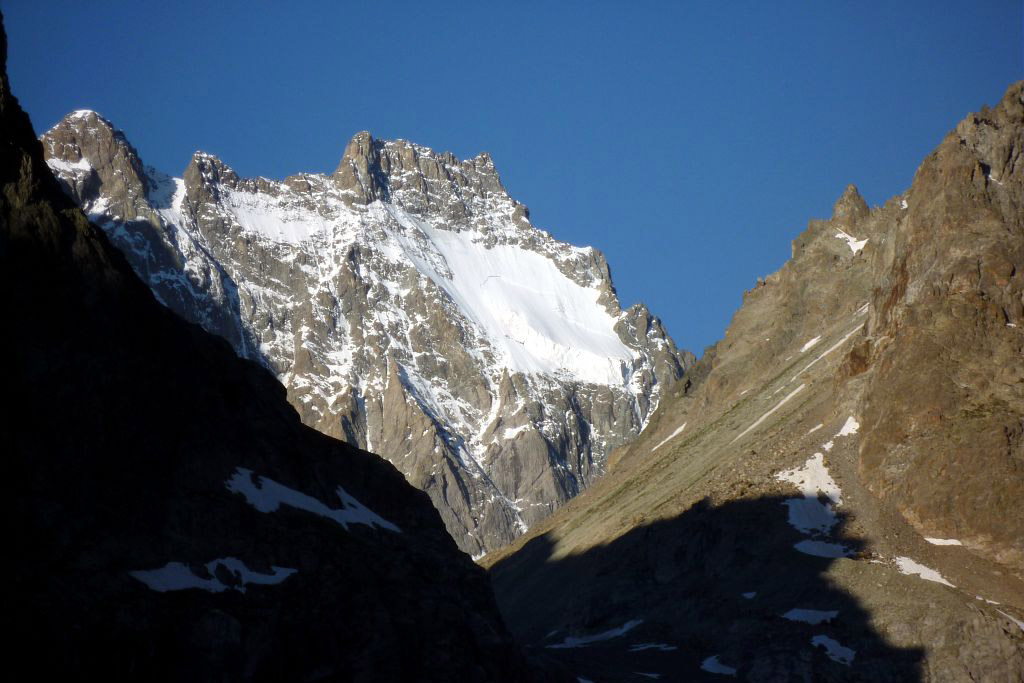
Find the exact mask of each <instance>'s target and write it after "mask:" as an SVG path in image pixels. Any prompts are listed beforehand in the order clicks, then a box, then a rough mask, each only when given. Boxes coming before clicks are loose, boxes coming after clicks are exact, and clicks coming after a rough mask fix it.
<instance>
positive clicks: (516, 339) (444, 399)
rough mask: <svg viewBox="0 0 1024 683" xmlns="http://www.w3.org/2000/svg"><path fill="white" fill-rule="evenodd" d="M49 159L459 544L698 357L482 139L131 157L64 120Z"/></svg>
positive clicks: (309, 412) (170, 279)
mask: <svg viewBox="0 0 1024 683" xmlns="http://www.w3.org/2000/svg"><path fill="white" fill-rule="evenodd" d="M42 141H43V144H44V149H45V155H46V159H47V163H48V164H49V165H50V167H51V169H52V170H53V171H54V173H55V174H56V175H57V177H58V178H59V179H60V180H61V182H62V184H63V186H64V187H65V189H66V190H67V192H68V193H69V194H70V195H71V196H72V197H73V198H74V199H75V201H76V202H78V203H79V205H80V206H82V208H83V209H84V210H85V211H86V212H87V213H88V214H89V215H90V217H91V218H93V219H94V220H95V221H96V222H97V223H98V224H99V225H101V226H102V227H103V229H104V230H105V231H106V232H107V234H108V236H109V237H110V239H111V241H112V242H113V243H114V244H115V245H117V246H118V248H120V249H121V250H122V251H123V252H124V254H125V255H126V257H127V258H128V260H129V262H130V263H131V264H132V267H133V268H134V269H135V271H136V272H137V273H138V274H139V276H140V277H142V278H143V279H144V280H145V281H146V282H147V283H148V284H149V286H150V287H151V288H152V290H153V292H154V293H155V294H156V296H157V298H158V299H159V300H160V301H162V302H163V303H165V304H166V305H167V306H169V307H170V308H171V309H173V310H174V311H176V312H177V313H179V314H180V315H181V316H182V317H184V318H186V319H188V320H191V321H194V322H197V323H199V324H200V325H202V326H203V327H204V328H205V329H206V330H208V331H210V332H213V333H214V334H217V335H219V336H221V337H224V338H225V339H227V340H228V341H229V342H231V344H232V345H233V346H234V348H235V350H236V351H237V352H238V354H239V355H241V356H243V357H245V358H249V359H252V360H255V361H257V362H259V363H262V364H263V365H265V366H266V367H267V368H268V369H270V370H271V371H273V372H274V373H275V374H276V375H277V376H278V377H279V379H280V380H281V382H282V383H283V384H284V385H285V387H286V388H287V390H288V397H289V400H290V401H291V403H292V405H294V406H295V408H296V410H298V411H299V414H300V415H301V417H302V420H303V422H305V423H306V424H307V425H310V426H312V427H315V428H316V429H318V430H320V431H321V432H323V433H325V434H328V435H331V436H335V437H338V438H341V439H344V440H346V441H348V442H349V443H352V444H354V445H358V446H360V447H362V448H366V449H368V450H373V451H375V452H377V453H380V454H381V455H383V456H384V457H385V458H387V459H388V460H390V461H391V462H392V463H393V464H394V465H395V466H396V467H398V468H399V469H400V470H401V471H402V472H403V473H404V474H405V475H406V477H407V478H408V480H409V481H410V482H411V483H413V484H414V485H415V486H417V487H418V488H421V489H423V490H425V491H426V492H427V493H428V494H429V495H430V497H431V499H432V500H433V501H434V504H435V506H436V507H437V509H438V510H439V511H440V513H441V515H442V517H443V518H444V520H445V524H446V525H447V527H448V529H449V531H450V532H451V534H452V536H453V537H454V538H455V539H456V540H457V542H458V543H459V545H460V547H462V548H463V549H464V550H466V551H467V552H469V553H471V554H475V555H480V554H482V553H484V552H486V551H488V550H491V549H494V548H496V547H500V546H501V545H503V544H505V543H507V542H508V541H510V540H512V538H514V537H515V536H516V535H517V534H519V533H521V532H522V531H525V529H526V528H527V527H528V526H529V525H531V524H533V523H535V522H537V521H538V520H540V519H543V518H544V517H545V516H547V515H548V514H550V513H551V512H552V511H553V510H554V509H555V508H557V507H558V506H559V505H560V504H561V503H563V502H564V501H565V500H567V499H569V498H571V497H572V496H574V495H576V494H577V493H578V492H579V491H581V490H583V489H584V488H585V487H586V486H587V485H588V484H589V482H591V481H592V480H593V479H594V478H595V477H596V476H597V475H599V474H600V473H602V472H603V471H604V466H605V461H606V457H607V454H608V453H609V452H610V451H611V450H612V449H613V448H615V447H617V446H620V445H623V444H625V443H627V442H628V441H630V440H631V439H633V438H635V436H636V435H637V434H638V433H639V432H640V431H641V430H642V429H643V427H644V426H645V425H646V423H647V420H648V418H649V416H650V415H651V413H652V412H653V410H654V408H655V407H656V406H657V403H658V401H659V399H660V397H661V396H662V395H663V393H664V392H665V391H667V389H668V388H669V387H671V386H672V384H673V383H674V382H675V381H676V380H677V379H678V378H679V377H680V376H681V375H682V373H683V370H684V369H685V367H686V366H687V365H688V364H689V363H691V362H692V361H693V357H692V356H691V355H690V354H687V353H683V352H679V351H677V350H676V348H675V346H674V344H673V343H672V340H671V339H670V338H669V337H668V335H667V334H666V333H665V331H664V329H662V327H661V325H660V323H659V322H658V321H657V319H655V318H653V317H652V316H651V315H650V313H649V312H648V311H647V310H646V308H644V307H643V306H642V305H638V306H634V307H632V308H630V309H629V310H626V311H623V310H621V309H620V307H619V303H618V300H617V298H616V296H615V291H614V289H613V287H612V283H611V277H610V275H609V272H608V266H607V264H606V263H605V260H604V258H603V256H602V255H601V254H600V253H598V252H596V251H595V250H593V249H590V248H585V249H581V248H577V247H573V246H570V245H568V244H565V243H562V242H558V241H557V240H555V239H553V238H552V237H551V236H550V235H549V234H547V233H545V232H543V231H540V230H537V229H536V228H534V227H533V226H532V225H531V224H530V221H529V217H528V212H527V210H526V207H524V206H523V205H522V204H519V203H518V202H516V201H514V200H513V199H511V198H510V197H509V196H508V194H507V193H506V192H505V189H504V188H503V187H502V185H501V181H500V179H499V177H498V173H497V171H496V169H495V167H494V164H493V162H492V161H491V159H490V157H489V156H487V155H486V154H483V155H480V156H478V157H476V158H474V159H470V160H466V161H459V160H457V159H455V158H454V157H453V156H452V155H451V154H439V153H435V152H433V151H432V150H430V149H427V148H425V147H421V146H418V145H414V144H412V143H409V142H405V141H402V140H398V141H380V140H375V139H373V138H372V137H371V136H370V135H369V134H368V133H360V134H358V135H356V136H355V137H354V138H352V140H351V142H350V143H349V144H348V146H347V147H346V149H345V152H344V155H343V157H342V159H341V162H340V164H339V165H338V168H337V170H336V171H335V172H334V173H332V174H330V175H323V174H309V173H303V174H298V175H295V176H291V177H289V178H286V179H285V180H284V181H281V182H276V181H271V180H267V179H264V178H255V179H245V178H240V177H239V176H238V175H237V174H236V173H235V172H234V171H232V170H231V169H230V168H229V167H227V166H226V165H225V164H223V163H222V162H221V161H220V160H218V159H217V158H215V157H212V156H210V155H208V154H203V153H198V152H197V153H196V154H195V155H194V156H193V158H192V160H191V162H190V163H189V165H188V167H187V168H186V169H185V172H184V174H183V176H182V178H171V177H169V176H167V175H165V174H162V173H160V172H158V171H156V170H155V169H152V168H147V167H145V166H144V165H143V163H142V161H141V160H140V158H139V156H138V154H137V153H136V151H135V149H134V148H133V147H132V146H131V144H129V142H128V141H127V140H126V139H125V138H124V136H123V135H122V134H121V133H120V132H118V131H116V130H115V129H114V128H113V126H112V125H111V124H110V123H109V122H107V121H106V120H105V119H103V118H102V117H100V116H99V115H97V114H95V113H94V112H89V111H79V112H74V113H72V114H70V115H68V116H67V117H66V118H65V119H64V120H63V121H61V122H60V123H59V124H57V125H56V126H55V127H54V128H53V129H52V130H50V131H48V132H47V133H46V134H45V135H44V136H43V137H42Z"/></svg>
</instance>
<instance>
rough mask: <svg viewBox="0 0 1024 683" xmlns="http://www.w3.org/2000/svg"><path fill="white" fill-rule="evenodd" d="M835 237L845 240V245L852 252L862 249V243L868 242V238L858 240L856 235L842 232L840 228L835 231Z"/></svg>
mask: <svg viewBox="0 0 1024 683" xmlns="http://www.w3.org/2000/svg"><path fill="white" fill-rule="evenodd" d="M836 237H838V238H839V239H841V240H845V241H846V245H847V246H848V247H850V251H852V252H853V253H854V254H856V253H857V252H859V251H860V250H861V249H863V248H864V245H865V244H867V243H868V238H866V237H865V238H864V239H862V240H859V239H857V238H856V237H854V236H853V235H850V234H849V233H846V232H844V231H843V230H840V231H839V232H837V233H836Z"/></svg>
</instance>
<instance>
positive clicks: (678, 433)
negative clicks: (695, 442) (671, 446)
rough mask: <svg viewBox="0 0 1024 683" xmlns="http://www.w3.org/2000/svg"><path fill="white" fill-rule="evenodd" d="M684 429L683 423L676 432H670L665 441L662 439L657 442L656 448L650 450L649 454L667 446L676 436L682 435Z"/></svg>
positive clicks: (684, 424)
mask: <svg viewBox="0 0 1024 683" xmlns="http://www.w3.org/2000/svg"><path fill="white" fill-rule="evenodd" d="M684 429H686V423H685V422H684V423H683V424H681V425H680V426H679V427H677V428H676V430H675V431H674V432H672V433H671V434H669V435H668V436H667V437H666V438H665V439H663V440H662V441H661V442H659V443H658V445H657V446H655V447H654V448H652V449H651V452H652V453H653V452H654V451H656V450H658V449H659V448H661V447H662V446H664V445H665V444H667V443H668V442H669V441H671V440H672V439H674V438H676V437H677V436H679V435H680V434H682V433H683V430H684Z"/></svg>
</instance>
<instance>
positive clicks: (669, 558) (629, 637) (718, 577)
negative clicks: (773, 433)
mask: <svg viewBox="0 0 1024 683" xmlns="http://www.w3.org/2000/svg"><path fill="white" fill-rule="evenodd" d="M785 500H786V499H784V498H782V497H774V496H773V497H762V498H749V499H740V500H735V501H730V502H727V503H724V504H722V505H718V506H715V505H712V504H711V503H709V502H708V501H707V500H702V501H700V502H698V503H697V504H696V505H694V506H693V507H691V508H690V509H689V510H687V511H686V512H684V513H682V514H681V515H679V516H678V517H675V518H673V519H669V520H662V521H657V522H654V523H651V524H649V525H646V526H642V527H636V528H634V529H632V530H630V531H628V532H627V533H625V534H624V535H623V536H620V537H619V538H617V539H615V540H614V541H612V542H611V543H609V544H607V545H603V546H597V547H594V548H592V549H590V550H587V551H585V552H583V553H580V554H576V555H570V556H567V557H553V551H555V544H554V542H553V540H552V539H551V538H550V537H549V536H548V535H545V536H542V537H539V538H535V539H533V540H531V541H530V542H528V543H527V544H526V545H525V546H524V547H523V548H521V549H520V550H519V551H518V552H517V553H516V554H514V555H512V556H510V557H508V558H505V559H504V560H502V561H500V562H499V563H498V564H497V565H495V566H494V567H493V568H492V570H491V575H492V583H493V585H494V588H495V592H496V594H497V598H498V602H499V607H500V608H501V610H502V612H503V614H504V616H505V619H506V622H507V623H508V625H509V627H510V628H511V629H512V631H513V633H514V634H515V636H516V637H517V638H518V639H519V640H520V641H521V642H522V643H523V644H524V645H526V647H527V648H528V651H529V652H530V653H531V656H532V657H533V658H534V660H535V662H536V663H537V664H538V665H539V666H541V667H543V668H546V669H548V670H550V671H552V672H556V673H561V674H563V675H565V676H566V679H567V680H573V679H574V677H580V678H582V679H587V680H592V681H602V682H604V681H642V680H651V679H653V678H654V676H653V675H655V674H656V675H657V676H658V677H659V678H660V680H666V681H691V680H705V679H707V680H722V679H723V678H725V676H726V675H727V674H723V673H718V674H714V673H710V672H708V671H706V670H702V664H705V662H707V664H706V667H707V668H715V667H714V663H720V664H721V665H723V666H724V667H727V669H722V671H727V670H728V669H735V670H736V671H735V674H734V675H736V676H738V677H739V678H740V679H741V680H750V681H850V680H865V681H913V680H920V662H921V658H922V655H923V652H922V651H921V650H917V649H901V648H897V647H894V646H893V645H891V644H889V643H887V642H886V640H885V639H884V637H882V635H881V634H879V633H877V632H876V631H874V630H873V629H872V626H871V615H870V614H869V613H867V612H866V611H865V609H864V608H862V607H861V606H860V604H859V601H858V600H857V599H856V598H855V597H854V596H852V595H849V594H848V593H846V592H844V591H843V590H841V589H840V588H838V587H837V586H836V585H834V584H833V583H832V582H831V580H830V579H829V577H828V576H827V575H826V572H827V570H828V569H829V567H830V565H832V563H833V562H847V561H852V560H853V558H855V557H856V555H857V553H858V551H859V549H860V547H861V546H860V544H859V543H858V542H857V541H856V540H851V539H847V538H843V537H842V529H843V527H844V525H845V519H843V516H842V515H841V514H840V515H839V519H838V520H837V524H836V527H835V529H834V533H833V535H832V537H831V538H830V537H826V536H824V535H821V536H818V537H810V536H808V535H806V534H803V533H801V532H799V531H797V530H796V529H794V528H793V527H792V526H790V524H789V523H788V521H787V511H786V507H784V503H785ZM584 524H586V521H584ZM809 540H814V541H820V542H821V543H833V544H834V543H837V542H841V543H842V545H843V546H845V548H846V549H847V552H848V553H849V554H850V555H851V559H849V560H848V559H839V560H837V559H832V558H826V557H817V556H812V555H808V554H805V553H803V552H800V551H798V550H796V549H795V548H794V545H795V544H798V543H800V542H802V541H803V542H806V541H809ZM794 609H798V610H814V611H815V612H804V613H802V614H801V613H797V614H791V615H790V617H798V616H802V617H804V618H805V619H808V620H810V621H815V620H818V619H820V620H821V623H817V624H812V623H807V622H806V621H800V620H796V619H794V618H786V617H783V616H782V615H784V614H787V613H789V612H790V611H791V610H794ZM830 612H836V614H835V615H834V616H833V615H830V614H829V613H830ZM828 617H832V618H828ZM637 621H640V623H635V622H637ZM631 624H632V626H630V625H631ZM627 627H628V630H627V631H626V632H625V633H622V634H621V635H617V636H615V637H610V638H606V639H603V640H599V641H596V642H593V643H590V644H584V645H581V644H580V643H579V640H578V639H582V638H586V637H588V636H591V637H592V636H595V635H599V634H604V635H606V636H607V635H612V634H613V633H614V629H620V630H621V629H623V628H627ZM815 643H817V644H815ZM574 645H575V647H574ZM826 645H827V646H826ZM842 648H848V649H849V650H852V651H853V652H854V653H855V654H853V658H852V661H851V662H849V663H844V662H842V661H836V660H837V659H839V660H842V659H847V658H849V652H848V651H847V650H844V649H842ZM830 654H831V655H833V657H830V656H829V655H830ZM711 657H717V660H714V663H712V662H708V660H709V658H711ZM644 674H648V675H647V676H645V675H644Z"/></svg>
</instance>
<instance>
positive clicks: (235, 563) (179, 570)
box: [130, 557, 298, 593]
mask: <svg viewBox="0 0 1024 683" xmlns="http://www.w3.org/2000/svg"><path fill="white" fill-rule="evenodd" d="M205 567H206V572H207V573H208V574H209V575H210V577H209V578H203V577H201V576H198V575H197V574H196V573H195V572H193V571H192V568H191V567H189V566H188V565H187V564H184V563H182V562H168V563H167V564H166V565H164V566H163V567H160V568H159V569H146V570H141V571H134V572H130V575H131V576H132V578H134V579H138V580H139V581H141V582H142V583H144V584H146V586H148V587H149V588H151V589H153V590H155V591H157V592H158V593H166V592H167V591H180V590H185V589H188V588H199V589H202V590H205V591H209V592H211V593H222V592H223V591H226V590H228V589H229V588H230V589H234V590H236V591H238V592H239V593H244V592H245V587H246V586H247V585H249V584H255V585H264V586H272V585H274V584H278V583H281V582H282V581H284V580H285V579H287V578H288V577H289V576H291V575H292V574H294V573H295V572H297V571H298V570H297V569H289V568H287V567H271V568H270V570H271V573H270V574H261V573H259V572H254V571H253V570H251V569H249V568H248V567H247V566H245V563H244V562H242V561H241V560H239V559H238V558H237V557H223V558H220V559H217V560H213V561H212V562H207V563H206V565H205ZM218 568H223V569H225V570H227V571H228V572H229V574H230V575H232V576H233V577H234V579H235V580H234V581H233V582H232V583H231V585H227V584H225V583H224V582H222V581H221V580H220V579H219V578H218V577H217V570H218Z"/></svg>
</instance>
